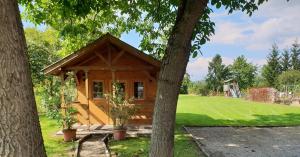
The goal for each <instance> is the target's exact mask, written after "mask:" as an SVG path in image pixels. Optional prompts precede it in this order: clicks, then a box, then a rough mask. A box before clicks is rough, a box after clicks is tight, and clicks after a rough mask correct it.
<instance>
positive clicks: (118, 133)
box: [113, 129, 126, 141]
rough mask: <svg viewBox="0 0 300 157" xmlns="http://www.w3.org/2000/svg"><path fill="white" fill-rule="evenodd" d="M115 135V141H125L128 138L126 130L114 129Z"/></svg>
mask: <svg viewBox="0 0 300 157" xmlns="http://www.w3.org/2000/svg"><path fill="white" fill-rule="evenodd" d="M113 134H114V139H115V140H118V141H119V140H124V139H125V138H126V129H114V130H113Z"/></svg>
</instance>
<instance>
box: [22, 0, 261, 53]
mask: <svg viewBox="0 0 300 157" xmlns="http://www.w3.org/2000/svg"><path fill="white" fill-rule="evenodd" d="M265 1H267V0H258V1H252V0H251V1H246V0H232V1H229V0H211V4H212V6H215V7H216V8H220V7H222V6H223V7H224V8H225V9H227V10H228V12H229V13H232V12H233V11H235V10H241V11H243V12H245V13H247V14H248V15H252V13H253V12H254V11H255V10H257V8H258V5H260V4H262V3H263V2H265ZM19 3H20V4H21V5H22V6H23V7H24V8H25V12H24V17H25V18H26V19H28V20H30V21H31V22H34V23H35V24H41V23H45V24H47V25H50V26H51V27H53V28H54V29H56V30H59V32H60V34H61V35H62V36H63V39H64V40H63V41H64V42H66V44H63V45H65V46H66V45H68V48H67V49H66V50H65V51H64V53H68V51H73V50H75V49H77V48H78V47H81V46H82V45H84V44H86V43H87V42H89V41H90V40H93V39H95V38H97V37H99V36H100V35H101V34H103V33H105V32H110V33H111V34H113V35H115V36H120V34H121V33H123V32H129V31H131V30H134V31H136V32H138V33H139V34H140V35H141V37H142V42H141V44H140V47H141V48H142V49H143V50H144V51H147V52H149V53H150V54H153V56H155V57H156V58H161V57H162V56H163V52H164V50H165V48H166V45H167V41H168V39H169V36H170V32H171V30H172V29H173V27H174V24H175V22H176V16H177V11H178V6H179V5H180V1H178V0H171V1H146V0H140V1H97V0H88V1H86V0H72V1H66V0H64V1H62V0H43V1H40V0H20V1H19ZM211 13H212V10H211V9H210V8H209V7H207V8H205V10H204V12H203V15H202V16H201V17H200V19H199V21H198V24H197V26H196V28H195V29H194V33H193V37H192V42H191V43H192V49H191V53H192V54H193V56H194V57H195V56H197V54H198V53H201V51H200V47H201V45H203V44H205V43H206V42H207V41H209V37H210V36H211V35H212V34H213V33H214V25H215V24H214V22H212V21H211V20H210V17H209V15H210V14H211ZM67 43H68V44H67Z"/></svg>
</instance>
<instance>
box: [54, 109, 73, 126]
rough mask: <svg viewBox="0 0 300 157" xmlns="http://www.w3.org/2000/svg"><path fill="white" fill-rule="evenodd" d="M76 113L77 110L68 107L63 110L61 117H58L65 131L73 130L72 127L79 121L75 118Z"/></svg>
mask: <svg viewBox="0 0 300 157" xmlns="http://www.w3.org/2000/svg"><path fill="white" fill-rule="evenodd" d="M76 113H77V110H76V109H75V108H73V107H71V106H70V105H67V107H66V109H63V111H62V112H61V113H60V114H59V116H57V121H58V122H59V124H60V126H61V127H63V128H64V129H71V128H72V125H73V124H75V123H76V122H77V119H76V118H75V116H76V115H75V114H76Z"/></svg>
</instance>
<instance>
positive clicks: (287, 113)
mask: <svg viewBox="0 0 300 157" xmlns="http://www.w3.org/2000/svg"><path fill="white" fill-rule="evenodd" d="M176 123H177V129H176V137H175V156H176V157H181V156H187V157H197V156H199V155H197V154H198V153H199V152H197V147H196V145H195V143H193V142H192V141H191V138H190V137H189V136H188V135H186V134H185V133H184V132H183V131H182V130H181V129H180V128H181V126H183V125H190V126H287V125H288V126H290V125H300V108H298V107H290V106H284V105H277V104H266V103H257V102H251V101H246V100H242V99H233V98H225V97H200V96H191V95H181V96H180V97H179V101H178V107H177V115H176ZM149 141H150V139H149V138H136V139H129V140H126V141H121V142H111V143H110V147H111V149H112V151H114V152H118V153H119V155H120V156H121V157H131V156H134V155H139V156H141V157H144V156H145V157H146V156H147V153H148V148H149Z"/></svg>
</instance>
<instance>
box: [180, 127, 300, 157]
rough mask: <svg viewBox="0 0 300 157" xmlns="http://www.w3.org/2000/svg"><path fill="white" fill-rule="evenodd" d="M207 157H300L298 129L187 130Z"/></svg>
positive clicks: (216, 128)
mask: <svg viewBox="0 0 300 157" xmlns="http://www.w3.org/2000/svg"><path fill="white" fill-rule="evenodd" d="M186 129H187V131H188V132H189V133H191V134H192V135H193V138H194V139H195V140H196V142H197V144H198V145H199V146H200V147H201V149H202V151H203V152H204V153H206V154H207V155H208V156H209V157H300V127H187V128H186Z"/></svg>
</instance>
